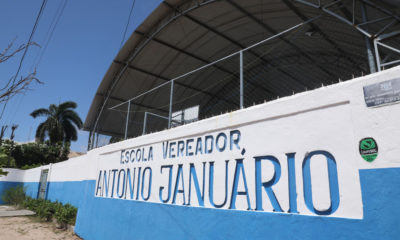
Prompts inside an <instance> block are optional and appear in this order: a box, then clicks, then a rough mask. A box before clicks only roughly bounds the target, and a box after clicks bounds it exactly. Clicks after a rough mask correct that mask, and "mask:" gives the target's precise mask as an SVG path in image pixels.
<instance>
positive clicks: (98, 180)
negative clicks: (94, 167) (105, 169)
mask: <svg viewBox="0 0 400 240" xmlns="http://www.w3.org/2000/svg"><path fill="white" fill-rule="evenodd" d="M101 172H102V171H101V170H100V172H99V178H98V179H97V187H96V197H97V196H98V192H99V190H100V192H101V186H100V181H101Z"/></svg>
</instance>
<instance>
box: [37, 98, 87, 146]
mask: <svg viewBox="0 0 400 240" xmlns="http://www.w3.org/2000/svg"><path fill="white" fill-rule="evenodd" d="M76 107H77V105H76V103H75V102H71V101H67V102H64V103H61V104H59V105H55V104H51V105H50V106H49V108H48V109H46V108H40V109H36V110H35V111H33V112H32V113H31V114H30V115H31V116H32V117H33V118H36V117H47V119H46V121H44V122H42V123H41V124H39V126H38V128H37V129H36V140H37V141H39V142H43V141H44V140H45V138H46V137H48V138H49V139H50V143H51V144H53V145H54V144H56V143H57V142H63V143H66V142H71V141H76V140H77V139H78V134H77V128H78V129H81V128H82V126H83V123H82V120H81V118H80V117H79V116H78V114H77V113H76V112H75V111H74V110H73V109H75V108H76Z"/></svg>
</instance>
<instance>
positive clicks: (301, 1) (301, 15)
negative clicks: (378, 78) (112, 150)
mask: <svg viewBox="0 0 400 240" xmlns="http://www.w3.org/2000/svg"><path fill="white" fill-rule="evenodd" d="M399 12H400V3H399V2H398V1H395V0H335V1H333V0H320V1H318V0H203V1H201V0H197V1H196V0H184V1H182V0H166V1H162V2H161V3H160V5H159V6H158V7H157V8H156V9H155V10H154V11H153V12H152V13H151V14H150V15H149V16H148V17H147V18H146V19H145V21H143V23H142V24H141V25H140V26H139V27H138V28H137V29H136V30H135V31H134V32H133V33H132V35H131V36H130V38H129V39H128V40H127V42H126V43H125V45H124V46H123V47H122V49H121V50H120V51H119V53H118V54H117V56H116V57H115V59H114V61H113V62H112V63H111V66H110V67H109V69H108V71H107V73H106V74H105V76H104V78H103V80H102V81H101V83H100V86H99V87H98V89H97V92H96V95H95V96H94V99H93V102H92V104H91V107H90V110H89V113H88V115H87V118H86V121H85V123H84V129H85V130H87V131H89V132H90V136H89V142H88V148H89V149H92V148H95V147H99V146H102V145H105V144H108V143H109V142H110V141H111V142H113V141H118V140H122V139H127V138H133V137H136V136H140V135H143V134H147V133H150V132H156V131H161V130H164V129H168V128H171V127H176V126H179V125H182V124H187V123H190V122H193V121H197V120H201V119H205V118H208V117H211V116H215V115H219V114H221V113H226V112H230V111H235V110H238V109H240V108H246V107H249V106H252V105H254V104H260V103H263V102H266V101H272V100H275V99H277V98H281V97H285V96H290V95H293V94H296V93H300V92H304V91H309V90H313V89H316V88H320V87H321V86H327V85H331V84H335V83H337V82H340V81H347V80H351V79H353V78H355V77H358V76H362V75H366V74H370V73H374V72H377V71H383V70H385V69H387V68H390V67H393V66H396V65H399V64H400V14H399Z"/></svg>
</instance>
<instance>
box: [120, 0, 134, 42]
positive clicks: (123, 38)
mask: <svg viewBox="0 0 400 240" xmlns="http://www.w3.org/2000/svg"><path fill="white" fill-rule="evenodd" d="M135 2H136V0H133V2H132V6H131V10H130V12H129V17H128V21H127V23H126V26H125V31H124V35H123V37H122V40H121V45H120V46H119V49H120V50H121V48H122V44H123V43H124V41H125V36H126V32H127V30H128V26H129V22H130V20H131V16H132V12H133V8H134V7H135Z"/></svg>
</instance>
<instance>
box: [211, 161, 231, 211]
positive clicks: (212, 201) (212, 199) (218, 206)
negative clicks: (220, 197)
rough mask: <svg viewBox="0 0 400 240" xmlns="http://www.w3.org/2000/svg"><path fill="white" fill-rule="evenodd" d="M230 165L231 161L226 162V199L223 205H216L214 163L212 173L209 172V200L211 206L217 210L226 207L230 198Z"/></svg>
mask: <svg viewBox="0 0 400 240" xmlns="http://www.w3.org/2000/svg"><path fill="white" fill-rule="evenodd" d="M228 163H229V160H225V199H224V201H223V202H222V203H221V204H215V202H214V162H210V171H209V186H208V187H209V191H208V193H209V198H210V204H211V205H212V206H213V207H216V208H222V207H223V206H225V204H226V201H227V198H228Z"/></svg>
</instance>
